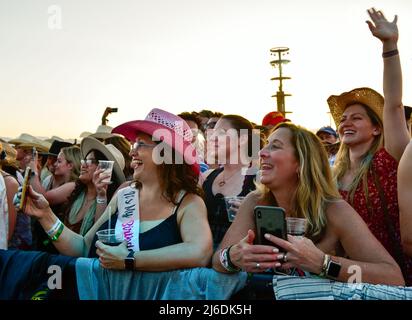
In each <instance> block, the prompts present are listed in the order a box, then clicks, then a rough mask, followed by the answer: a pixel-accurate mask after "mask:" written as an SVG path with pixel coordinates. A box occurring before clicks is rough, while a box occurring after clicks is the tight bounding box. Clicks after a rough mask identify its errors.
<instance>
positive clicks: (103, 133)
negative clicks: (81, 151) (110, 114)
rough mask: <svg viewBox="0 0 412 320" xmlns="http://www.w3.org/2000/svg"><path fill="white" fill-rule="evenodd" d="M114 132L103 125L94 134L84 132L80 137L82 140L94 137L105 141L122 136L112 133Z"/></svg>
mask: <svg viewBox="0 0 412 320" xmlns="http://www.w3.org/2000/svg"><path fill="white" fill-rule="evenodd" d="M112 130H113V128H112V127H110V126H107V125H104V124H101V125H100V126H98V127H97V130H96V132H94V133H92V132H88V131H84V132H82V133H81V134H80V137H82V138H84V137H93V138H96V139H97V140H105V139H107V138H112V137H116V136H121V135H120V134H115V133H112ZM121 137H122V136H121Z"/></svg>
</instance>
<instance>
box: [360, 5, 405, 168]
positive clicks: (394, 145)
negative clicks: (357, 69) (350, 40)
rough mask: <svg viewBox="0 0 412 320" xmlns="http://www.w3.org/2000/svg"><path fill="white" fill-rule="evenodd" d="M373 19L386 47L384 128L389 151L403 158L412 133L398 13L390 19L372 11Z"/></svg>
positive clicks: (374, 30) (372, 26) (373, 26)
mask: <svg viewBox="0 0 412 320" xmlns="http://www.w3.org/2000/svg"><path fill="white" fill-rule="evenodd" d="M368 14H369V16H370V18H371V20H372V21H366V22H367V24H368V26H369V29H370V31H371V32H372V34H373V35H374V36H375V37H376V38H378V39H379V40H381V41H382V45H383V49H382V56H383V93H384V97H385V104H384V109H383V128H384V139H385V148H386V150H387V151H388V152H389V153H390V154H391V155H392V156H393V157H394V158H395V159H396V160H398V161H399V160H400V158H401V156H402V153H403V151H404V150H405V147H406V145H407V144H408V143H409V140H410V135H409V132H408V130H407V127H406V120H405V115H404V107H403V104H402V69H401V62H400V58H399V53H398V37H399V33H398V27H397V24H396V23H397V21H398V16H396V15H395V18H394V19H393V21H392V22H389V21H388V20H387V19H386V18H385V16H384V15H383V13H382V12H381V11H377V10H375V9H374V8H372V9H369V10H368Z"/></svg>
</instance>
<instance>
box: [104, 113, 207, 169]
mask: <svg viewBox="0 0 412 320" xmlns="http://www.w3.org/2000/svg"><path fill="white" fill-rule="evenodd" d="M138 132H143V133H146V134H148V135H150V136H152V137H153V138H154V139H153V141H163V142H165V143H166V144H167V145H169V146H170V147H172V148H173V149H174V150H175V151H176V152H177V153H179V154H180V155H181V156H183V159H184V161H185V162H186V163H187V164H189V165H190V166H191V167H192V169H193V170H194V171H195V172H196V173H197V174H198V173H199V172H200V169H199V160H198V156H197V153H196V149H195V148H194V147H193V145H192V143H191V141H192V137H193V135H192V131H191V129H190V127H189V125H188V124H187V123H186V121H184V120H183V119H182V118H180V117H178V116H176V115H174V114H172V113H170V112H167V111H164V110H161V109H156V108H155V109H152V110H151V111H150V112H149V114H148V115H147V116H146V118H145V119H144V120H135V121H129V122H126V123H123V124H121V125H119V126H117V127H116V128H114V129H113V130H112V133H118V134H122V135H123V136H125V137H126V138H127V139H129V140H130V141H135V140H136V136H137V133H138Z"/></svg>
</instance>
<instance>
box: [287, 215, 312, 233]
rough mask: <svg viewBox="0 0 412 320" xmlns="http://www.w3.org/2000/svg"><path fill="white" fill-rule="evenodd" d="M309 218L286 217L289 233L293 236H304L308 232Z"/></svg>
mask: <svg viewBox="0 0 412 320" xmlns="http://www.w3.org/2000/svg"><path fill="white" fill-rule="evenodd" d="M306 225H307V220H306V219H305V218H292V217H287V218H286V226H287V231H288V234H290V235H292V236H298V237H303V236H304V235H305V232H306Z"/></svg>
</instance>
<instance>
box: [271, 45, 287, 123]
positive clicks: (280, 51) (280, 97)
mask: <svg viewBox="0 0 412 320" xmlns="http://www.w3.org/2000/svg"><path fill="white" fill-rule="evenodd" d="M270 54H271V55H273V56H275V57H276V60H272V61H271V62H270V64H271V65H272V67H274V68H276V67H278V70H279V76H278V77H274V78H271V79H270V80H278V81H279V88H278V91H277V92H276V94H274V95H272V98H274V97H276V102H277V111H279V112H281V113H282V114H283V116H286V113H292V112H290V111H286V108H285V97H290V96H291V94H289V93H284V92H283V80H290V79H291V77H284V76H283V74H282V65H283V64H286V63H289V62H290V60H286V59H282V56H284V55H286V54H289V48H287V47H276V48H272V49H270Z"/></svg>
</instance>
